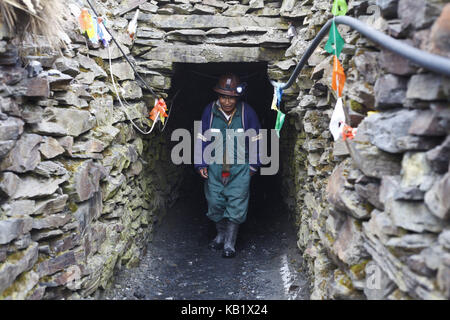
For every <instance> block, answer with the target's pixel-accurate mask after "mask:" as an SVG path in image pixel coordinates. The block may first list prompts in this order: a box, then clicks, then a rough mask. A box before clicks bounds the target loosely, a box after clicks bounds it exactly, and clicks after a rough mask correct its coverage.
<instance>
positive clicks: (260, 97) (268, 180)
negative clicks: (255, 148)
mask: <svg viewBox="0 0 450 320" xmlns="http://www.w3.org/2000/svg"><path fill="white" fill-rule="evenodd" d="M226 72H232V73H235V74H236V75H238V76H239V78H240V79H241V82H245V83H246V84H247V87H246V90H245V92H244V94H243V96H242V97H241V99H242V100H243V101H245V102H247V103H248V104H250V105H251V106H252V107H253V109H255V111H256V113H257V114H258V118H259V121H260V123H261V128H263V129H268V139H269V141H268V146H267V150H268V152H269V154H270V150H271V149H270V129H273V128H274V126H275V121H276V115H277V114H276V112H275V111H274V110H271V108H270V106H271V103H272V98H273V86H272V85H271V83H270V82H269V79H268V77H267V63H265V62H255V63H206V64H184V63H178V64H175V66H174V76H173V78H172V87H171V90H170V92H169V98H171V99H172V100H173V98H175V99H174V100H173V104H172V108H173V110H172V114H171V115H170V120H169V122H168V124H167V131H168V133H169V134H171V133H172V132H173V130H175V129H177V128H185V129H187V130H189V131H190V132H191V136H193V131H194V121H200V120H201V115H202V112H203V109H204V108H205V107H206V105H207V104H208V103H210V102H211V101H213V100H215V99H217V93H215V92H214V91H213V87H214V86H215V85H216V83H217V81H218V78H219V77H220V75H221V74H223V73H226ZM176 143H177V142H171V145H170V147H171V148H172V147H173V146H174V145H175V144H176ZM270 156H272V155H270ZM269 165H270V164H269ZM269 165H264V166H269ZM181 166H183V167H184V168H183V169H186V177H185V179H184V188H187V189H188V190H190V192H191V191H192V190H201V191H203V187H202V184H203V181H202V178H201V177H200V176H199V175H198V174H197V173H195V171H194V167H193V165H184V164H182V165H181ZM278 178H279V177H278V175H260V174H258V175H255V176H254V177H252V180H251V187H250V203H249V216H251V215H252V212H253V211H258V210H259V209H261V208H264V207H266V206H267V201H274V200H275V199H281V198H280V194H279V190H280V181H279V179H278ZM187 186H189V187H187ZM196 196H198V197H199V201H200V202H202V201H205V200H204V199H203V198H204V196H203V193H202V192H198V194H197V195H196ZM205 207H206V204H205Z"/></svg>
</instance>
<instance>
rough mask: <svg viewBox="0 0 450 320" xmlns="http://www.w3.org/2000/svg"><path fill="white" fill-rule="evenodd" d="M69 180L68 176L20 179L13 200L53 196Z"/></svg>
mask: <svg viewBox="0 0 450 320" xmlns="http://www.w3.org/2000/svg"><path fill="white" fill-rule="evenodd" d="M67 179H68V176H62V177H58V178H50V179H44V178H35V177H33V176H26V177H23V178H22V179H20V182H19V183H18V186H17V190H16V192H15V193H14V194H13V195H12V199H22V198H28V199H33V198H42V197H45V196H49V195H52V194H53V193H55V191H56V190H57V189H58V188H59V185H60V184H61V183H63V182H64V181H66V180H67Z"/></svg>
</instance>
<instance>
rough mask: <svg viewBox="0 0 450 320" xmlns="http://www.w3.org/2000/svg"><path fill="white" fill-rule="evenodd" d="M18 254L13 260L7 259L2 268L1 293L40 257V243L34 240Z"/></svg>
mask: <svg viewBox="0 0 450 320" xmlns="http://www.w3.org/2000/svg"><path fill="white" fill-rule="evenodd" d="M17 256H18V258H17V259H14V260H13V261H8V260H6V261H5V262H4V263H3V265H2V268H1V269H0V293H2V292H3V291H4V290H5V289H7V288H8V287H9V286H11V285H12V284H13V282H14V280H15V279H16V278H17V276H18V275H20V274H21V273H22V272H24V271H28V270H30V269H31V268H32V267H33V265H34V264H35V263H36V261H37V258H38V244H37V243H36V242H33V243H32V244H31V245H30V246H29V247H28V248H27V249H26V250H22V251H21V252H20V253H18V254H17Z"/></svg>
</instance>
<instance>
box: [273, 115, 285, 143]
mask: <svg viewBox="0 0 450 320" xmlns="http://www.w3.org/2000/svg"><path fill="white" fill-rule="evenodd" d="M285 117H286V115H285V114H284V113H283V112H281V111H280V110H278V114H277V122H276V123H275V130H276V131H277V135H278V138H279V137H280V130H281V128H282V127H283V123H284V118H285Z"/></svg>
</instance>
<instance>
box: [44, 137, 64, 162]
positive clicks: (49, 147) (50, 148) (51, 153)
mask: <svg viewBox="0 0 450 320" xmlns="http://www.w3.org/2000/svg"><path fill="white" fill-rule="evenodd" d="M39 151H40V152H41V154H42V155H43V156H44V158H45V159H52V158H55V157H57V156H59V155H61V154H63V153H64V151H65V150H64V148H63V147H62V146H61V145H60V144H59V142H58V140H56V139H55V138H52V137H45V138H44V141H43V143H42V144H41V146H40V147H39Z"/></svg>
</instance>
